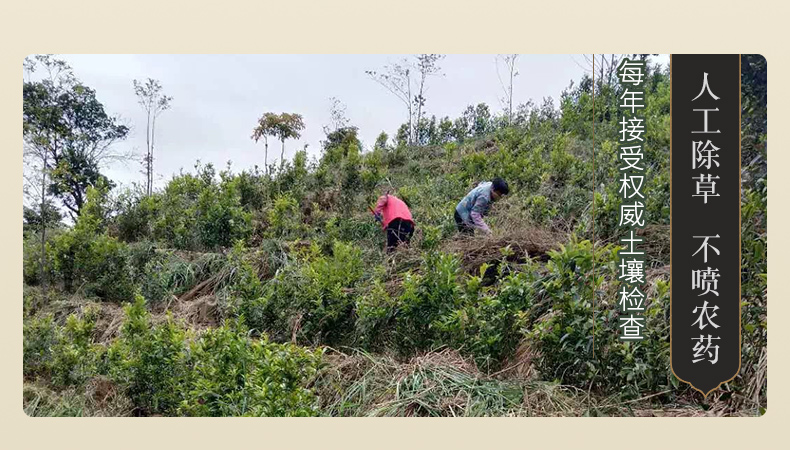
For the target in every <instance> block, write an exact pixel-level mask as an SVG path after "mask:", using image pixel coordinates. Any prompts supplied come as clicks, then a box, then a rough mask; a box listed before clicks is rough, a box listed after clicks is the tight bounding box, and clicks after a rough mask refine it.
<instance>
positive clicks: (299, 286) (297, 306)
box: [248, 241, 364, 345]
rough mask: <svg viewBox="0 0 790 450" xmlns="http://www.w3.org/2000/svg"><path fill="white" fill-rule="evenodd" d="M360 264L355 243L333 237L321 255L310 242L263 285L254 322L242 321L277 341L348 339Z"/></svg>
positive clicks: (325, 341)
mask: <svg viewBox="0 0 790 450" xmlns="http://www.w3.org/2000/svg"><path fill="white" fill-rule="evenodd" d="M363 267H364V263H363V261H362V258H361V252H360V251H359V249H357V248H356V247H353V246H351V245H349V244H344V243H342V242H339V241H336V242H335V243H334V245H333V247H332V254H331V255H330V256H326V255H323V254H321V252H320V249H319V248H318V246H317V245H315V244H313V245H312V246H311V247H310V249H308V250H307V251H306V252H305V254H303V255H302V256H301V259H300V260H299V262H298V263H295V264H292V265H289V266H288V267H285V268H283V269H282V270H281V271H280V272H279V273H278V275H277V276H276V277H275V278H274V279H272V280H271V281H269V282H268V283H266V285H265V287H264V294H263V296H262V297H261V298H260V299H259V300H258V301H255V302H254V303H255V306H254V308H255V309H257V310H258V312H256V313H255V318H256V319H257V320H252V321H248V323H250V326H251V327H253V328H258V329H263V330H266V331H270V332H271V333H272V335H273V336H275V337H276V338H277V339H278V340H288V339H290V338H291V337H292V334H293V335H294V336H298V337H300V338H302V339H306V340H307V341H309V342H324V343H328V344H330V345H331V344H335V343H338V342H342V341H348V340H349V339H351V337H352V336H353V331H354V305H355V302H356V296H355V293H354V288H355V287H356V285H357V282H358V281H359V280H360V279H361V277H362V274H363ZM250 318H251V317H250V316H248V319H250Z"/></svg>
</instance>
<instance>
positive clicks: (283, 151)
mask: <svg viewBox="0 0 790 450" xmlns="http://www.w3.org/2000/svg"><path fill="white" fill-rule="evenodd" d="M281 142H282V143H283V148H282V150H280V171H281V172H282V170H283V166H284V164H285V139H283V140H282V141H281Z"/></svg>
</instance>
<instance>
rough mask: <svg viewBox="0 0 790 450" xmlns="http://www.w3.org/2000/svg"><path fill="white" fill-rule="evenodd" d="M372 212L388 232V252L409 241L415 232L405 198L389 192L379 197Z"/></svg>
mask: <svg viewBox="0 0 790 450" xmlns="http://www.w3.org/2000/svg"><path fill="white" fill-rule="evenodd" d="M372 212H373V215H375V216H376V219H378V221H379V222H380V223H381V227H382V229H384V231H385V232H386V233H387V247H386V250H387V252H388V253H389V252H391V251H392V250H394V249H395V248H396V247H397V246H398V245H399V244H401V243H405V244H408V243H409V241H410V240H411V237H412V235H413V234H414V219H412V217H411V212H410V211H409V207H408V206H406V203H404V201H403V200H401V199H399V198H398V197H395V196H394V195H391V194H390V193H389V192H388V193H386V194H384V195H382V196H381V197H379V200H378V202H377V203H376V208H375V209H374V210H372Z"/></svg>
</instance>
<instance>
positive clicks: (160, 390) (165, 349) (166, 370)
mask: <svg viewBox="0 0 790 450" xmlns="http://www.w3.org/2000/svg"><path fill="white" fill-rule="evenodd" d="M124 312H125V315H126V316H125V320H124V322H123V325H122V326H121V332H120V333H121V334H120V337H119V338H118V339H116V340H115V341H114V342H113V343H112V344H111V345H110V347H109V349H108V351H107V361H108V362H107V364H108V372H109V374H110V376H111V378H112V379H113V380H114V381H115V382H117V383H119V384H120V385H122V386H123V387H124V388H125V391H126V394H127V395H128V396H129V398H130V399H131V400H132V402H133V404H134V406H135V407H136V408H137V409H138V410H140V411H141V412H144V413H147V414H152V413H166V414H167V413H173V412H174V411H176V408H177V407H178V406H179V404H180V402H181V396H182V395H183V391H184V389H185V383H186V377H187V375H188V373H189V371H188V367H187V358H188V354H187V353H186V352H185V349H186V333H185V332H184V331H183V329H181V328H180V327H178V326H177V325H176V324H175V323H174V322H173V320H172V318H168V320H167V321H166V322H165V323H163V324H160V325H156V326H154V325H152V324H151V318H150V314H149V313H148V311H146V309H145V300H144V299H143V297H142V296H139V295H138V296H137V297H136V299H135V302H134V303H133V304H130V305H127V306H126V307H125V308H124Z"/></svg>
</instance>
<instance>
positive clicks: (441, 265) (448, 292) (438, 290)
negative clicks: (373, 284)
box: [396, 252, 463, 351]
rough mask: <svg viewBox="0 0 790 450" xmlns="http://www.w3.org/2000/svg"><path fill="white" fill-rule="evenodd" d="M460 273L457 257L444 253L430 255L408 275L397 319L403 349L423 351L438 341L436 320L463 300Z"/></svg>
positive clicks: (404, 281) (404, 282) (400, 343)
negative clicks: (419, 269)
mask: <svg viewBox="0 0 790 450" xmlns="http://www.w3.org/2000/svg"><path fill="white" fill-rule="evenodd" d="M459 275H460V262H459V260H458V258H457V257H456V256H455V255H452V254H446V253H441V252H430V253H428V254H427V256H426V257H425V259H424V260H423V263H422V266H421V273H420V274H414V273H407V274H406V276H405V278H404V280H403V293H402V294H401V295H400V297H399V298H398V312H397V320H396V328H397V339H398V342H399V345H400V347H401V350H402V351H413V350H424V349H428V348H430V347H431V346H432V345H434V344H437V343H439V337H440V336H439V333H438V330H437V329H436V328H435V326H434V322H435V321H436V320H438V319H440V318H441V317H442V316H444V315H445V314H447V313H448V312H450V311H452V310H454V309H455V308H457V307H458V306H460V305H461V302H462V300H463V292H462V291H461V288H460V285H459V284H458V279H459Z"/></svg>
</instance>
